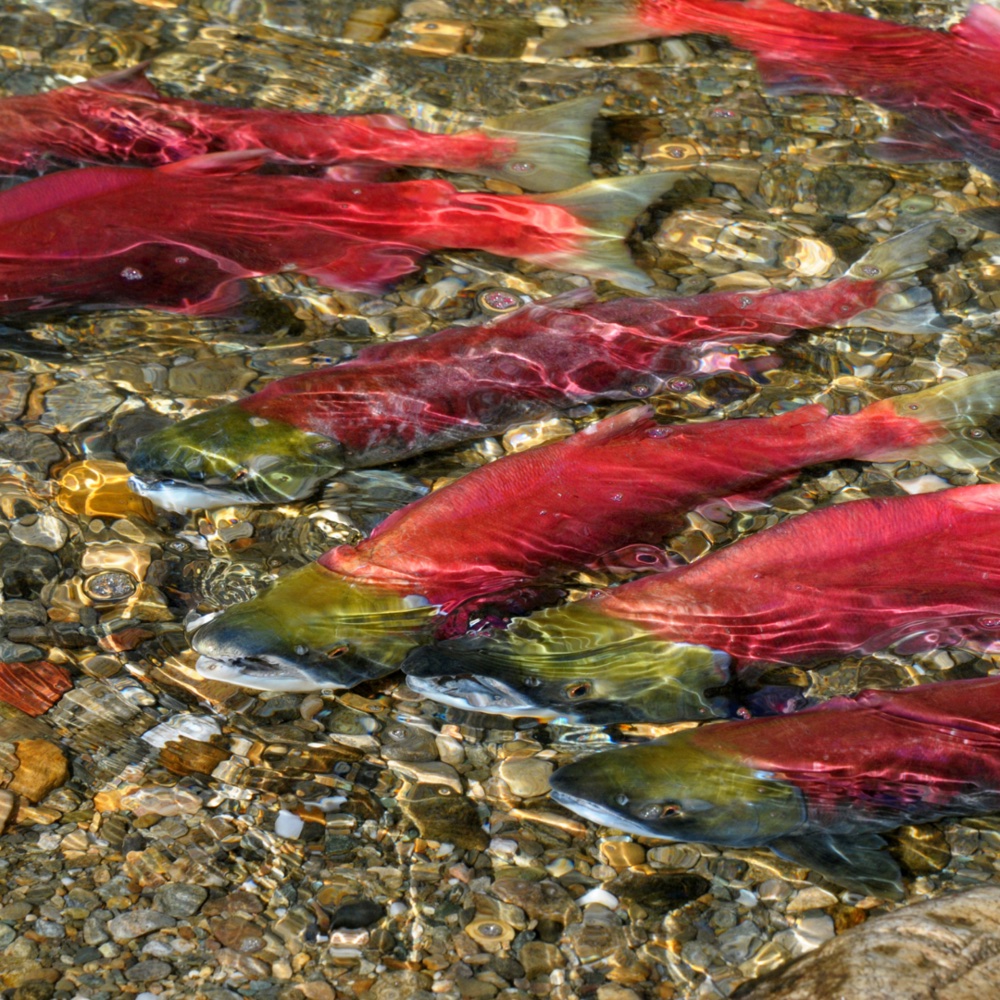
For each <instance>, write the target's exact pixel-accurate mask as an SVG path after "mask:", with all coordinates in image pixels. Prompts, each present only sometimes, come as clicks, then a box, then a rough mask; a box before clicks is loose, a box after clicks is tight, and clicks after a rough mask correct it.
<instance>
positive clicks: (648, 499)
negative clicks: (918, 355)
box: [191, 372, 1000, 716]
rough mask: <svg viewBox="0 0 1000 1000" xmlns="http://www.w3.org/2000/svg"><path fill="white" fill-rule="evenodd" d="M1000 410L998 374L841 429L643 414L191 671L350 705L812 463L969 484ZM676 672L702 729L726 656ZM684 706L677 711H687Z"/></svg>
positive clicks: (599, 433) (209, 625) (205, 643)
mask: <svg viewBox="0 0 1000 1000" xmlns="http://www.w3.org/2000/svg"><path fill="white" fill-rule="evenodd" d="M998 406H1000V372H988V373H986V374H985V375H980V376H976V377H974V378H969V379H963V380H958V381H955V382H949V383H946V384H944V385H941V386H937V387H934V388H931V389H926V390H924V391H922V392H919V393H913V394H908V395H903V396H897V397H895V398H892V399H885V400H882V401H880V402H877V403H873V404H871V405H869V406H867V407H865V408H864V409H863V410H861V411H859V412H858V413H856V414H853V415H851V416H832V415H831V414H830V413H828V412H827V410H826V408H825V407H824V406H823V405H822V404H814V405H811V406H804V407H802V408H801V409H798V410H795V411H793V412H791V413H787V414H783V415H781V416H777V417H767V418H760V419H748V420H730V421H715V422H710V423H698V424H695V423H692V424H682V425H679V426H665V425H661V424H658V423H657V422H656V421H655V419H654V418H653V417H652V415H651V413H650V412H649V410H648V408H647V407H638V408H635V409H632V410H629V411H626V412H624V413H620V414H616V415H615V416H613V417H610V418H607V419H605V420H603V421H600V422H598V423H596V424H593V425H592V426H591V427H590V428H588V429H586V430H584V431H582V432H581V433H579V434H576V435H574V436H572V437H570V438H566V439H564V440H562V441H558V442H553V443H549V444H546V445H544V446H542V447H539V448H534V449H531V450H529V451H525V452H520V453H517V454H514V455H510V456H507V457H505V458H502V459H500V460H499V461H496V462H493V463H492V464H490V465H486V466H483V467H481V468H479V469H476V470H474V471H473V472H470V473H468V474H467V475H465V476H463V477H462V478H460V479H458V480H456V481H455V482H454V483H451V484H450V485H448V486H446V487H444V488H442V489H440V490H438V491H437V492H435V493H432V494H430V495H429V496H426V497H423V498H421V499H420V500H417V501H416V502H414V503H411V504H409V505H407V506H406V507H404V508H402V509H401V510H398V511H396V512H395V513H394V514H392V515H390V516H389V517H388V518H387V519H386V520H385V521H383V522H382V524H380V525H379V526H378V527H377V528H376V529H375V531H373V532H372V534H371V535H370V537H369V538H368V539H366V540H365V541H363V542H361V543H360V544H359V545H357V546H352V545H341V546H338V547H336V548H334V549H331V550H330V551H329V552H327V553H326V554H324V555H323V556H321V557H320V558H319V559H318V560H316V561H315V562H313V563H310V564H309V565H307V566H305V567H302V568H300V569H297V570H294V571H292V572H291V573H288V574H287V575H286V576H284V577H282V578H281V579H279V580H278V582H277V583H275V584H274V586H273V587H271V589H270V590H268V591H265V592H264V593H262V594H261V595H259V596H257V597H255V598H254V599H252V600H250V601H247V602H246V603H243V604H238V605H234V606H232V607H229V608H227V609H225V610H224V611H222V612H220V613H219V614H218V615H217V616H216V617H214V618H213V619H211V620H208V621H205V622H203V623H200V624H199V625H198V626H197V627H196V628H195V630H194V633H193V635H192V637H191V645H192V646H193V647H194V649H195V650H196V651H197V652H198V653H200V654H202V660H201V661H200V664H201V665H200V667H199V669H201V670H202V671H203V672H204V673H205V675H206V676H210V677H214V678H216V679H219V680H228V681H230V682H232V683H235V684H241V685H243V686H246V687H252V688H261V689H277V690H291V691H308V690H316V689H323V688H337V687H349V686H351V685H353V684H356V683H358V682H360V681H362V680H365V679H368V678H372V677H377V676H380V675H382V674H385V673H387V672H389V671H390V670H392V669H393V668H395V667H397V666H399V664H400V663H401V662H402V660H403V657H404V656H405V654H406V653H407V651H408V650H410V649H411V647H413V646H415V645H417V644H419V643H422V642H427V641H429V640H431V639H432V638H435V637H441V636H442V635H447V634H456V633H457V632H458V631H460V630H464V627H465V625H466V623H467V622H468V620H469V619H470V618H472V617H480V618H482V617H485V616H487V615H488V614H491V615H496V616H497V617H498V618H501V619H502V618H504V617H506V616H509V614H510V613H511V611H515V612H516V611H517V609H518V607H521V608H524V607H525V606H531V605H532V604H533V605H534V606H538V605H539V604H540V603H542V602H543V601H545V600H549V601H551V600H552V599H553V593H552V588H553V587H556V586H559V585H560V584H561V583H563V582H564V581H565V578H566V576H567V574H569V573H571V572H574V571H578V570H580V569H584V568H587V567H595V566H604V567H611V568H616V569H620V568H623V567H624V568H626V569H643V568H646V569H662V568H664V566H665V565H668V564H667V563H666V562H665V560H664V557H663V553H662V551H661V550H659V549H656V548H654V547H653V545H652V543H655V542H658V541H660V540H661V539H662V538H663V537H664V536H666V535H667V534H669V533H670V532H671V531H673V530H675V529H677V528H678V527H679V526H680V524H681V523H682V518H683V515H684V514H685V513H686V512H687V511H689V510H690V509H692V508H693V507H696V506H698V505H699V504H701V503H703V502H704V501H706V500H709V499H717V498H726V497H732V496H733V495H734V494H740V495H741V496H743V497H746V496H764V495H768V494H770V493H773V492H775V491H776V490H778V489H780V488H781V487H782V486H783V485H785V484H786V483H787V480H788V478H789V477H790V476H792V475H794V474H795V473H796V472H797V471H798V470H799V469H801V468H802V467H803V466H805V465H809V464H811V463H816V462H829V461H833V460H836V459H845V458H857V459H870V460H880V459H887V460H888V459H896V458H902V457H908V458H918V457H921V456H922V457H926V458H929V459H935V460H941V461H950V462H952V463H954V464H956V465H959V466H961V467H968V466H970V465H971V464H974V463H975V461H978V460H982V459H985V458H989V457H992V456H993V455H994V454H995V452H996V448H995V446H994V445H993V443H992V442H991V441H989V440H984V439H983V438H981V437H979V436H978V434H979V431H978V427H977V421H979V420H980V419H981V418H982V416H983V415H984V414H986V413H993V412H994V411H995V410H996V408H997V407H998ZM970 433H971V434H972V435H973V436H972V437H969V436H967V435H968V434H970ZM998 489H1000V487H998ZM911 558H912V555H911ZM694 569H696V567H695V566H692V567H690V569H688V570H687V571H686V572H691V571H692V570H694ZM673 575H675V574H668V576H669V577H670V578H672V577H673ZM621 589H622V591H624V588H621ZM487 608H488V609H489V610H488V611H487V610H484V609H487ZM563 613H565V612H563ZM609 620H613V621H615V619H609ZM719 627H720V629H723V630H724V628H725V625H724V623H723V624H721V625H720V626H719ZM589 634H590V633H589V632H585V633H584V637H583V638H584V639H585V640H586V639H587V638H588V637H589ZM560 640H561V637H560V636H558V635H557V636H556V637H555V640H554V641H555V642H556V646H555V648H554V656H558V655H559V650H560V648H561V647H559V645H558V643H559V642H560ZM694 641H696V642H697V641H701V640H700V639H695V640H694ZM661 645H662V644H661ZM704 645H705V646H706V647H707V645H708V644H707V643H705V644H704ZM716 646H717V648H722V647H719V646H718V643H716ZM658 648H659V647H658ZM614 652H616V653H617V650H614ZM680 659H681V663H682V664H683V665H685V666H686V667H688V668H690V674H692V675H696V676H693V677H691V678H689V680H690V683H689V684H688V689H689V690H690V691H691V697H690V705H687V704H686V703H685V704H686V709H685V710H686V711H689V712H690V713H692V714H694V715H696V716H701V715H704V714H706V713H709V712H710V711H711V710H712V707H711V706H710V705H709V704H708V703H707V702H706V701H705V699H704V698H703V695H702V692H703V691H704V690H705V689H706V688H707V687H710V686H714V685H717V684H719V683H721V682H722V681H723V680H724V679H725V670H724V669H723V668H724V664H725V662H726V660H727V656H726V654H724V653H716V652H714V651H713V650H712V649H708V648H702V649H694V650H693V651H692V652H691V653H690V655H685V656H683V657H681V658H680ZM670 683H672V682H670ZM670 683H668V684H667V685H666V686H670ZM676 688H677V685H673V690H671V692H670V697H671V698H672V699H673V700H674V701H676V700H677V699H678V698H681V699H683V697H684V691H683V690H682V691H680V692H678V691H677V690H676ZM650 697H653V695H652V694H651V695H650Z"/></svg>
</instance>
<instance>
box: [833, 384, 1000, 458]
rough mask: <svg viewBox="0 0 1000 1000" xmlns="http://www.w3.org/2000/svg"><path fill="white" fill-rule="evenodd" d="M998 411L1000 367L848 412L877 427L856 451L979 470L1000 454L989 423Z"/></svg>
mask: <svg viewBox="0 0 1000 1000" xmlns="http://www.w3.org/2000/svg"><path fill="white" fill-rule="evenodd" d="M998 413H1000V371H989V372H983V373H982V374H980V375H970V376H969V377H968V378H960V379H955V380H953V381H951V382H943V383H942V384H941V385H935V386H931V388H929V389H923V390H921V391H920V392H911V393H906V394H905V395H903V396H896V397H894V398H892V399H883V400H881V401H880V402H878V403H873V404H872V405H871V406H867V407H865V409H863V410H862V411H861V412H860V413H856V414H854V416H853V417H851V418H850V419H851V420H852V421H857V422H858V423H859V424H866V425H868V426H870V427H871V428H872V429H873V430H874V431H875V435H874V437H873V438H872V440H871V441H870V442H869V445H868V447H867V448H866V449H862V453H861V454H858V455H855V456H854V457H855V458H859V459H865V460H867V461H872V462H894V461H901V460H904V459H905V460H909V461H918V462H924V463H925V464H927V465H931V466H940V465H946V466H949V467H950V468H953V469H965V470H975V469H978V468H981V467H982V466H984V465H988V464H989V463H990V462H992V461H994V460H995V459H996V458H997V456H998V455H1000V441H997V440H996V439H995V438H994V437H993V436H992V434H991V433H990V430H989V428H988V426H987V425H988V424H989V422H990V418H991V417H995V416H996V415H997V414H998ZM869 422H870V423H869Z"/></svg>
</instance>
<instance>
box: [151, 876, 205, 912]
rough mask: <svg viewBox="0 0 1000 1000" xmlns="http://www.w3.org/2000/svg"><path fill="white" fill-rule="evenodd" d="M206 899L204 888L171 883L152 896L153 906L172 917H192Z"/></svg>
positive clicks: (184, 883) (186, 883)
mask: <svg viewBox="0 0 1000 1000" xmlns="http://www.w3.org/2000/svg"><path fill="white" fill-rule="evenodd" d="M206 899H208V890H207V889H206V888H204V886H200V885H194V884H192V883H190V882H171V883H169V884H168V885H164V886H161V887H160V888H159V889H157V890H156V894H155V895H154V896H153V905H154V906H155V907H156V908H157V909H158V910H162V911H163V912H164V913H169V914H170V916H172V917H178V918H182V917H193V916H194V915H195V914H196V913H197V912H198V911H199V910H200V909H201V907H202V904H203V903H204V902H205V900H206Z"/></svg>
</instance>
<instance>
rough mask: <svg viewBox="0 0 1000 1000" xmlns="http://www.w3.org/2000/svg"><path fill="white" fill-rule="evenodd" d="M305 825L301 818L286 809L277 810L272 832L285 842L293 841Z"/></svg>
mask: <svg viewBox="0 0 1000 1000" xmlns="http://www.w3.org/2000/svg"><path fill="white" fill-rule="evenodd" d="M305 825H306V824H305V820H303V819H302V817H301V816H297V815H296V814H295V813H293V812H289V811H288V810H287V809H279V810H278V818H277V819H276V820H275V821H274V832H275V833H276V834H277V835H278V836H279V837H284V838H285V839H286V840H295V839H296V837H298V836H299V834H300V833H302V828H303V827H304V826H305Z"/></svg>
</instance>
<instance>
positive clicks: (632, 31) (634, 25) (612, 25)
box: [536, 5, 669, 59]
mask: <svg viewBox="0 0 1000 1000" xmlns="http://www.w3.org/2000/svg"><path fill="white" fill-rule="evenodd" d="M617 6H618V10H617V12H616V13H608V14H601V13H597V14H595V16H594V17H593V18H592V20H591V21H590V22H589V23H587V24H571V25H570V26H569V27H567V28H562V29H560V30H559V31H557V32H555V34H553V35H550V36H549V37H548V38H546V39H545V40H544V41H543V42H542V43H541V45H539V46H538V48H537V49H536V52H537V53H538V55H540V56H544V57H545V58H546V59H555V58H558V57H559V56H569V55H573V54H575V53H577V52H581V51H582V50H584V49H596V48H600V47H601V46H602V45H619V44H621V43H623V42H641V41H643V40H644V39H646V38H659V37H661V36H662V35H666V34H669V32H666V31H664V30H663V29H662V28H661V27H659V26H658V25H654V24H647V23H646V22H645V21H643V20H642V18H641V17H639V14H638V12H637V11H636V10H635V8H634V7H631V6H630V7H629V9H627V10H625V11H622V10H621V6H620V5H617Z"/></svg>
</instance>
